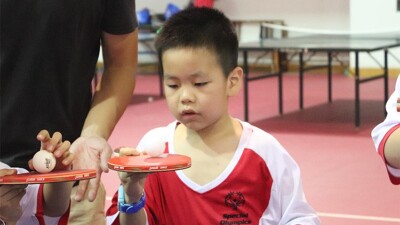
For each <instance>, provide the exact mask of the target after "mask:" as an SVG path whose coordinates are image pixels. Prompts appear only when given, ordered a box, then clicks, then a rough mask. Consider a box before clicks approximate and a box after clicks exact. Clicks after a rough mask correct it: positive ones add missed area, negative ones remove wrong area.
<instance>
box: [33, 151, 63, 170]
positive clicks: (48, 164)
mask: <svg viewBox="0 0 400 225" xmlns="http://www.w3.org/2000/svg"><path fill="white" fill-rule="evenodd" d="M56 163H57V161H56V158H55V157H54V155H53V153H51V152H48V151H46V150H40V151H38V152H36V154H35V155H34V156H33V158H32V165H33V168H34V169H35V170H36V171H38V172H39V173H49V172H51V171H52V170H53V169H54V167H55V166H56Z"/></svg>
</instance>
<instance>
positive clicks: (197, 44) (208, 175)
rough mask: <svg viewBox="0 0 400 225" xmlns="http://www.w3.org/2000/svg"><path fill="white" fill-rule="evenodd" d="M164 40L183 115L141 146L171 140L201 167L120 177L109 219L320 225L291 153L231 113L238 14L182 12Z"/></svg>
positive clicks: (165, 66) (177, 112) (162, 58)
mask: <svg viewBox="0 0 400 225" xmlns="http://www.w3.org/2000/svg"><path fill="white" fill-rule="evenodd" d="M155 44H156V48H157V51H158V53H159V62H160V69H161V72H162V74H163V78H164V88H165V96H166V100H167V104H168V107H169V109H170V111H171V112H172V114H173V115H174V117H175V118H176V119H177V121H175V122H172V123H170V124H169V125H168V126H166V127H163V128H158V129H155V130H152V131H150V132H148V133H147V134H146V135H145V136H144V137H143V138H142V140H141V141H140V143H139V145H138V146H137V148H138V149H145V148H143V146H146V145H147V143H149V142H153V141H157V140H159V139H160V138H164V140H163V141H165V142H166V146H167V147H166V150H165V151H166V152H168V153H171V154H175V153H176V154H182V155H187V156H189V157H191V158H192V166H191V167H190V168H189V169H185V170H180V171H176V172H162V173H153V174H149V175H147V177H146V174H140V173H139V174H138V173H120V179H121V182H122V185H121V187H120V189H119V191H118V192H119V195H120V196H119V197H118V199H119V200H118V202H117V195H116V196H114V200H113V205H112V207H111V208H110V209H109V210H108V212H107V214H108V215H109V217H108V222H109V223H112V224H137V225H139V224H142V225H144V224H146V223H148V224H151V225H152V224H154V225H155V224H160V225H161V224H175V225H183V224H263V225H267V224H268V225H270V224H292V225H295V224H320V222H319V219H318V217H317V215H316V213H315V212H314V210H313V209H312V208H311V207H310V206H309V204H308V203H307V202H306V199H305V197H304V193H303V189H302V184H301V180H300V170H299V168H298V166H297V164H296V163H295V161H294V160H293V159H292V158H291V157H290V156H289V154H288V153H287V152H286V150H285V149H284V148H283V147H282V146H281V145H280V144H279V142H278V141H277V140H276V139H275V138H273V137H272V136H271V135H270V134H268V133H266V132H264V131H262V130H261V129H259V128H257V127H254V126H252V125H251V124H249V123H246V122H243V121H240V120H238V119H236V118H232V117H231V116H230V115H229V113H228V99H229V97H231V96H234V95H236V94H237V93H238V92H239V90H240V88H241V84H242V79H243V71H242V69H241V68H239V67H238V66H237V58H238V39H237V36H236V34H235V32H234V28H233V27H232V25H231V23H230V21H229V19H228V18H226V17H225V16H224V15H223V14H222V13H221V12H219V11H217V10H215V9H209V8H192V9H187V10H184V11H181V12H180V13H177V14H175V15H174V16H173V17H171V18H170V19H169V20H168V21H167V22H166V24H165V26H164V27H163V28H162V30H161V33H160V34H159V36H158V38H157V40H156V43H155ZM160 129H161V130H163V132H164V134H162V133H160ZM136 153H137V152H135V151H133V152H120V154H123V155H127V154H128V155H131V154H133V155H134V154H136ZM143 188H144V192H145V193H143ZM144 202H145V204H144ZM144 205H145V207H143V206H144ZM118 209H119V213H118Z"/></svg>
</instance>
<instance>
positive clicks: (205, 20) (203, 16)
mask: <svg viewBox="0 0 400 225" xmlns="http://www.w3.org/2000/svg"><path fill="white" fill-rule="evenodd" d="M238 45H239V44H238V38H237V36H236V32H235V29H234V27H233V25H232V23H231V21H230V20H229V19H228V18H227V17H226V16H225V15H224V14H223V13H222V12H220V11H218V10H216V9H211V8H206V7H203V8H196V7H195V8H189V9H185V10H182V11H180V12H178V13H177V14H175V15H173V16H172V17H171V18H169V19H168V20H167V21H166V22H165V24H164V26H163V28H162V29H161V31H160V33H159V35H158V37H157V38H156V41H155V47H156V49H157V53H158V59H159V66H160V73H161V74H163V65H162V63H163V62H162V54H163V53H164V52H165V51H166V50H168V49H171V48H206V49H209V50H211V51H214V53H215V55H216V56H217V60H218V63H219V64H220V65H221V67H222V69H223V72H224V74H225V76H228V75H229V73H230V72H231V71H232V70H233V69H234V68H235V67H236V66H237V60H238Z"/></svg>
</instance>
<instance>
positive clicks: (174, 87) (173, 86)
mask: <svg viewBox="0 0 400 225" xmlns="http://www.w3.org/2000/svg"><path fill="white" fill-rule="evenodd" d="M167 87H169V88H172V89H176V88H178V85H177V84H167Z"/></svg>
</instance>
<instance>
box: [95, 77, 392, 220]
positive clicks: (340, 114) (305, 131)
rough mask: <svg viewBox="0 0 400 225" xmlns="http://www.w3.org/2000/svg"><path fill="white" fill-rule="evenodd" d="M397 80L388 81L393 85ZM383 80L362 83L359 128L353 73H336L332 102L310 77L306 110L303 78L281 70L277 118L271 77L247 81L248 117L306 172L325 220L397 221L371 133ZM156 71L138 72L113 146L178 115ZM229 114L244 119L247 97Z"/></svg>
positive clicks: (108, 179)
mask: <svg viewBox="0 0 400 225" xmlns="http://www.w3.org/2000/svg"><path fill="white" fill-rule="evenodd" d="M394 83H395V80H394V79H393V78H392V79H390V82H389V84H390V90H393V88H394ZM382 84H383V81H381V80H376V81H373V82H370V83H365V84H363V85H362V86H361V98H362V102H361V108H362V109H361V126H360V127H359V128H355V127H354V106H353V104H354V100H353V99H354V79H353V78H351V77H344V76H342V75H336V76H334V82H333V91H334V92H333V102H332V103H330V104H328V103H326V99H327V97H326V96H327V92H326V76H324V75H307V76H306V80H305V85H306V86H305V109H303V110H302V111H299V110H298V77H297V76H293V75H286V76H284V112H285V113H284V115H283V116H278V103H277V102H278V101H277V89H276V88H277V84H276V80H274V79H266V80H258V81H252V82H251V83H250V92H249V94H250V107H249V108H250V122H251V123H253V124H254V125H256V126H258V127H260V128H262V129H264V130H266V131H267V132H270V133H271V134H273V135H274V136H275V137H276V138H277V139H278V140H279V141H280V142H281V143H282V144H283V146H285V148H286V149H287V150H288V151H289V152H290V153H291V155H292V156H293V157H294V158H295V160H296V161H297V163H298V164H299V166H300V168H301V170H302V176H303V183H304V189H305V193H306V197H307V199H308V201H309V202H310V204H311V205H312V206H313V207H314V208H315V209H316V211H317V212H318V213H319V215H320V218H321V221H322V223H323V224H324V225H337V224H340V225H348V224H349V225H350V224H351V225H361V224H362V225H372V224H374V225H393V224H400V186H394V185H392V184H390V181H389V179H388V177H387V174H386V170H385V168H384V165H383V163H382V161H381V159H380V158H379V157H378V155H377V154H376V153H375V150H374V147H373V143H372V140H371V138H370V132H371V129H372V128H373V127H374V126H375V125H376V124H377V123H379V121H381V120H383V118H384V114H383V109H384V108H383V107H384V103H383V88H382V86H383V85H382ZM158 93H159V90H158V79H157V77H156V76H150V75H146V76H138V77H137V85H136V90H135V95H134V97H133V99H132V104H131V105H130V106H129V107H128V109H127V110H126V112H125V114H124V116H123V118H122V119H121V120H120V122H119V124H118V125H117V127H116V129H115V131H114V133H113V135H112V137H111V138H110V143H111V145H112V146H113V147H118V146H123V145H124V146H135V145H136V144H137V142H138V141H139V139H140V137H141V136H142V135H143V134H144V133H145V132H146V131H147V130H149V129H151V128H154V127H157V126H163V125H166V124H167V123H169V122H170V121H172V120H173V117H172V116H171V115H170V113H169V111H168V109H167V107H166V104H165V101H164V100H163V99H162V98H159V97H158ZM231 113H232V115H234V116H236V117H238V118H239V119H243V97H242V94H240V95H239V96H237V97H234V98H233V99H232V103H231ZM102 179H103V181H104V183H105V185H106V189H107V196H108V201H107V206H108V205H109V200H110V198H111V196H112V195H113V193H114V192H115V190H116V188H117V186H118V184H119V181H118V177H117V174H116V173H115V172H110V173H109V174H104V175H103V177H102Z"/></svg>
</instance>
